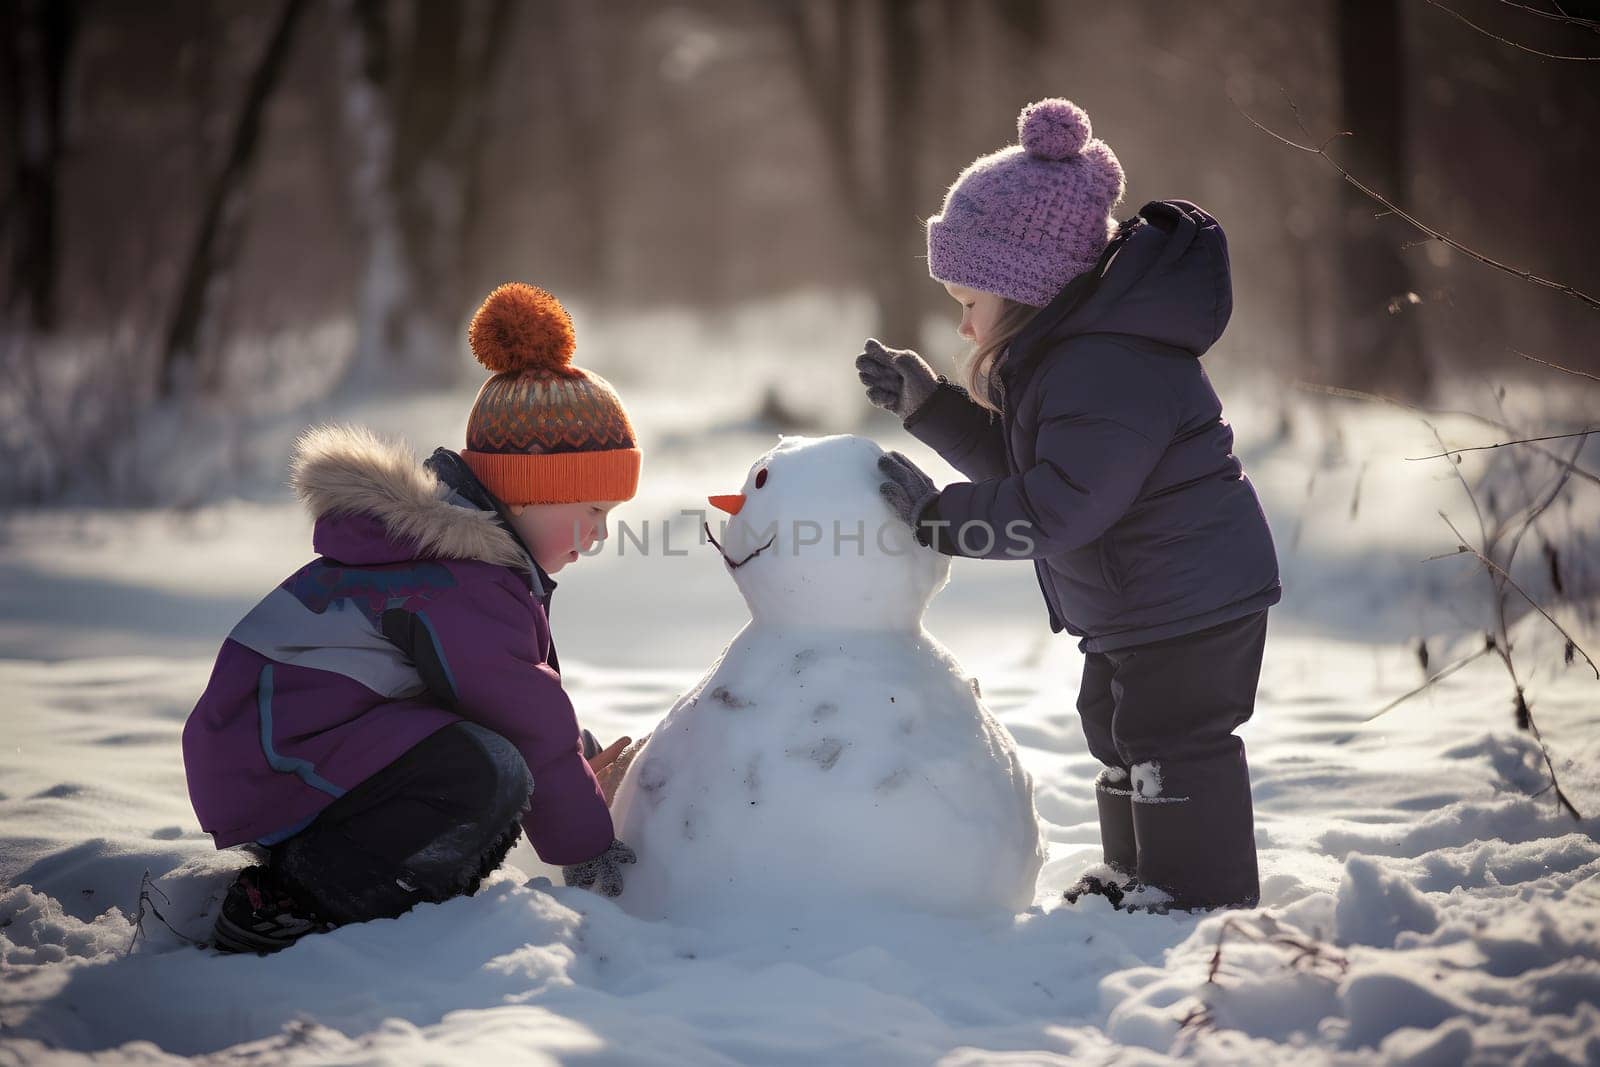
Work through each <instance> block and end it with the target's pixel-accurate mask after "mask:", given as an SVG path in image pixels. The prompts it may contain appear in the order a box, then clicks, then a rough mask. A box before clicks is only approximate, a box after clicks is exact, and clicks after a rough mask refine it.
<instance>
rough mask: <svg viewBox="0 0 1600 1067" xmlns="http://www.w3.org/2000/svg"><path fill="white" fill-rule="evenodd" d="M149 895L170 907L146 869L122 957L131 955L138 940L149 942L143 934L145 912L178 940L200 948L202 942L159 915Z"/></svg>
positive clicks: (159, 910)
mask: <svg viewBox="0 0 1600 1067" xmlns="http://www.w3.org/2000/svg"><path fill="white" fill-rule="evenodd" d="M151 893H154V894H155V895H156V896H159V897H160V898H161V899H162V900H164V901H166V903H167V906H168V907H171V906H172V898H171V897H169V896H167V894H165V893H163V892H162V891H161V887H160V886H158V885H156V880H155V879H154V878H151V877H150V871H149V869H148V868H147V869H146V870H145V872H144V877H143V878H142V879H140V881H139V910H138V912H137V913H136V914H135V915H134V917H133V938H132V939H131V940H130V941H129V942H128V951H127V952H125V953H123V955H124V956H131V955H133V947H134V946H135V945H137V944H138V943H139V938H141V937H143V938H145V939H146V940H149V935H148V934H146V933H145V932H144V916H145V912H146V911H148V912H149V913H150V914H151V915H154V916H155V917H156V918H157V919H159V920H161V925H162V926H165V927H166V928H167V929H168V930H171V931H172V933H173V934H174V936H176V937H177V938H178V940H180V941H183V942H185V943H186V944H190V945H194V946H195V947H196V948H199V947H201V946H202V945H203V944H204V943H203V942H200V941H196V940H195V939H194V938H192V937H190V936H188V935H187V934H184V933H181V932H180V931H179V930H178V929H177V928H176V927H175V926H173V925H172V924H171V923H169V922H168V921H167V917H166V916H165V915H162V914H161V909H159V908H157V907H156V902H155V900H154V899H153V898H152V897H151V895H150V894H151Z"/></svg>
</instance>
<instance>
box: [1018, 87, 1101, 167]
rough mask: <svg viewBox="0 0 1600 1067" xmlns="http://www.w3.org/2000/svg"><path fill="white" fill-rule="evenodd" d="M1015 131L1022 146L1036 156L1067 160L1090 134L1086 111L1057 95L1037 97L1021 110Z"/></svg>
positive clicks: (1084, 142)
mask: <svg viewBox="0 0 1600 1067" xmlns="http://www.w3.org/2000/svg"><path fill="white" fill-rule="evenodd" d="M1017 133H1018V135H1019V136H1020V137H1021V139H1022V147H1023V149H1024V150H1025V151H1026V152H1027V153H1028V155H1030V156H1033V157H1034V158H1036V159H1056V160H1060V159H1071V158H1072V157H1073V156H1075V155H1077V154H1078V153H1079V152H1081V151H1083V146H1084V145H1085V144H1086V143H1088V140H1089V138H1090V136H1091V133H1090V130H1089V113H1088V112H1086V111H1084V110H1083V108H1081V107H1079V106H1078V105H1077V104H1074V103H1073V102H1072V101H1071V100H1063V99H1061V98H1060V97H1052V98H1051V99H1049V100H1041V101H1039V102H1038V103H1037V104H1029V105H1028V106H1027V107H1025V108H1023V109H1022V114H1020V115H1018V116H1017Z"/></svg>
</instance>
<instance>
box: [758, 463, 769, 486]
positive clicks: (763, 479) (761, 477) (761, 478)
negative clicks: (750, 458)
mask: <svg viewBox="0 0 1600 1067" xmlns="http://www.w3.org/2000/svg"><path fill="white" fill-rule="evenodd" d="M766 484H767V468H765V467H762V468H761V469H760V470H758V471H756V488H757V489H760V488H761V487H762V486H763V485H766Z"/></svg>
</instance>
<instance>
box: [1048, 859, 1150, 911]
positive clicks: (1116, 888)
mask: <svg viewBox="0 0 1600 1067" xmlns="http://www.w3.org/2000/svg"><path fill="white" fill-rule="evenodd" d="M1138 888H1139V884H1138V883H1137V882H1136V881H1134V880H1133V879H1132V878H1126V877H1122V876H1121V875H1119V874H1118V873H1117V872H1116V871H1114V870H1109V869H1107V868H1105V867H1099V868H1096V869H1094V870H1091V871H1089V872H1088V873H1086V874H1085V875H1084V876H1083V877H1081V878H1079V879H1078V880H1077V881H1076V882H1074V883H1073V884H1072V885H1071V886H1070V887H1068V888H1067V890H1066V892H1064V893H1062V894H1061V896H1062V897H1063V898H1064V899H1065V900H1066V902H1067V903H1068V904H1076V903H1077V902H1078V901H1080V900H1082V899H1083V898H1084V897H1105V898H1106V899H1107V900H1109V901H1111V907H1112V909H1113V910H1117V911H1120V910H1122V902H1123V899H1124V898H1125V897H1127V895H1128V894H1129V893H1132V892H1134V891H1135V890H1137V889H1138Z"/></svg>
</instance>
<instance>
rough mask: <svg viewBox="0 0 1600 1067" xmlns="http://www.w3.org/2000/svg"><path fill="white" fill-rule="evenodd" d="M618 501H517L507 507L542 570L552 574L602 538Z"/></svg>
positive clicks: (604, 537)
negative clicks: (559, 502) (539, 502)
mask: <svg viewBox="0 0 1600 1067" xmlns="http://www.w3.org/2000/svg"><path fill="white" fill-rule="evenodd" d="M619 503H620V501H616V500H584V501H579V502H578V503H576V504H521V505H516V506H513V507H512V508H510V509H509V510H510V511H511V524H512V525H513V526H515V527H516V528H517V533H518V534H520V535H521V536H522V540H523V543H525V544H526V545H527V546H528V548H529V549H530V550H532V552H533V558H534V559H536V560H538V562H539V566H541V567H543V568H544V570H545V573H546V574H554V573H556V572H557V571H559V570H560V569H561V568H562V567H565V566H566V565H567V564H569V563H572V562H574V561H576V560H577V559H578V557H579V555H580V553H583V552H587V551H589V549H591V548H593V547H594V546H595V545H596V544H597V543H599V542H601V541H604V540H605V539H606V532H607V531H606V518H607V516H609V515H610V514H611V509H612V508H614V507H616V506H617V505H618V504H619Z"/></svg>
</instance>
